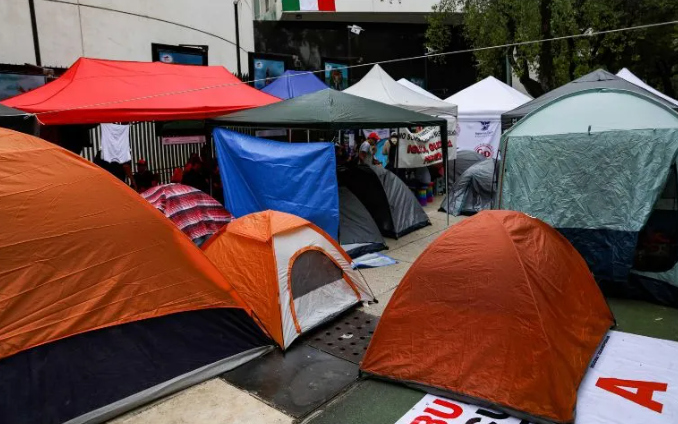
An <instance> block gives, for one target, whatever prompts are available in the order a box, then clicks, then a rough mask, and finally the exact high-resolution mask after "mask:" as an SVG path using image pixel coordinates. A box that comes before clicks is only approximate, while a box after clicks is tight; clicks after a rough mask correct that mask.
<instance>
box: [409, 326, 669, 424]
mask: <svg viewBox="0 0 678 424" xmlns="http://www.w3.org/2000/svg"><path fill="white" fill-rule="evenodd" d="M491 422H494V423H496V424H528V423H527V421H521V420H519V419H517V418H513V417H509V416H508V415H507V414H503V413H497V412H495V411H492V410H489V409H486V408H479V407H477V406H473V405H468V404H466V403H462V402H457V401H452V400H448V399H445V398H440V397H436V396H432V395H426V396H424V398H423V399H422V400H421V401H419V403H417V404H416V405H415V406H414V407H413V408H412V409H411V410H410V411H409V412H408V413H407V414H405V416H403V417H402V418H401V419H400V420H398V422H397V423H396V424H476V423H477V424H483V423H491ZM675 423H678V343H675V342H670V341H666V340H659V339H653V338H649V337H643V336H636V335H633V334H628V333H621V332H617V331H610V332H609V334H608V337H607V338H606V340H605V341H604V342H603V345H602V348H601V349H600V351H599V355H597V356H596V358H594V360H593V361H592V362H591V365H590V366H589V369H588V371H587V373H586V376H585V378H584V381H583V382H582V384H581V386H580V387H579V393H578V400H577V412H576V420H575V424H675Z"/></svg>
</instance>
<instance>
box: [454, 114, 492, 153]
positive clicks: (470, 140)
mask: <svg viewBox="0 0 678 424" xmlns="http://www.w3.org/2000/svg"><path fill="white" fill-rule="evenodd" d="M500 139H501V121H498V120H495V121H461V120H460V121H458V122H457V146H458V148H459V149H460V150H471V151H474V152H477V153H480V154H481V155H483V156H485V157H486V158H492V157H497V152H498V150H499V141H500Z"/></svg>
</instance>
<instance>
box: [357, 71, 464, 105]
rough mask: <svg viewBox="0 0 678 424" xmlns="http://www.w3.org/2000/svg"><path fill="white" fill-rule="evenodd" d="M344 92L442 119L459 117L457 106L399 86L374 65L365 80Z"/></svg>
mask: <svg viewBox="0 0 678 424" xmlns="http://www.w3.org/2000/svg"><path fill="white" fill-rule="evenodd" d="M344 92H345V93H348V94H353V95H354V96H359V97H363V98H365V99H370V100H375V101H377V102H381V103H386V104H388V105H392V106H398V107H401V108H403V109H408V110H412V111H415V112H420V113H425V114H427V115H432V116H440V117H447V116H449V117H456V116H457V106H456V105H454V104H451V103H449V102H444V101H442V100H440V99H432V98H430V97H427V96H425V95H423V94H420V93H417V92H416V91H413V90H411V89H409V88H407V87H405V86H403V85H401V84H398V82H396V80H394V79H393V78H391V76H390V75H389V74H387V73H386V71H384V69H383V68H382V67H381V66H379V65H374V67H373V68H372V69H371V70H370V72H368V73H367V75H365V76H364V77H363V79H361V80H360V81H358V82H357V83H356V84H354V85H352V86H351V87H349V88H347V89H346V90H344Z"/></svg>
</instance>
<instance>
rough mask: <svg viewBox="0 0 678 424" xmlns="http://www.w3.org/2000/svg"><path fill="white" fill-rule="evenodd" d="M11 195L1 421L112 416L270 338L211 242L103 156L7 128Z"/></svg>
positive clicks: (2, 137) (3, 232)
mask: <svg viewBox="0 0 678 424" xmlns="http://www.w3.org/2000/svg"><path fill="white" fill-rule="evenodd" d="M0 198H1V199H2V201H1V202H0V375H1V376H2V378H1V379H0V381H1V382H0V417H2V419H0V421H2V422H22V423H24V422H28V423H32V422H40V423H43V422H49V423H52V422H58V423H61V422H65V421H69V420H71V419H74V418H77V417H83V416H87V417H89V418H88V419H91V418H93V417H109V418H110V417H111V416H114V415H116V414H118V413H121V412H123V411H125V410H128V409H130V408H132V407H134V406H138V405H139V404H142V403H145V402H148V401H150V400H153V399H155V398H157V397H159V396H163V395H166V394H169V393H171V392H172V391H175V390H178V389H180V388H183V387H185V386H186V385H189V384H195V383H196V382H198V381H201V380H202V379H205V378H209V377H211V376H213V375H216V374H218V373H222V372H224V371H226V370H228V369H230V368H232V367H234V366H237V365H238V364H239V363H241V362H242V361H244V360H247V359H251V358H252V357H255V356H257V355H261V354H262V353H263V352H264V351H265V350H266V349H267V345H270V341H269V340H268V339H267V338H266V337H265V335H264V334H263V332H261V330H260V329H259V328H258V326H257V325H256V324H255V323H254V322H253V321H252V319H251V317H250V310H249V308H247V307H246V306H245V305H244V303H243V301H242V300H241V299H240V297H238V295H237V294H236V293H235V292H234V290H233V287H232V286H231V285H230V284H229V283H228V282H227V281H226V280H225V278H224V277H223V275H222V274H221V273H220V272H219V271H218V270H217V269H216V268H215V267H214V265H213V264H212V263H211V262H210V261H209V259H207V258H206V257H205V255H204V254H203V253H202V251H200V249H198V248H197V247H196V246H194V245H193V243H192V242H191V240H190V239H189V238H188V237H186V236H185V235H184V234H183V233H182V232H181V231H180V230H179V229H178V228H176V227H175V226H174V224H172V222H171V221H170V220H168V219H167V218H165V217H164V216H163V215H162V214H161V213H160V212H158V211H157V210H156V209H155V208H154V207H153V206H152V205H151V204H149V203H148V202H146V201H145V200H144V199H143V198H142V197H141V196H139V195H138V194H137V193H135V192H134V191H132V190H131V189H130V188H129V187H127V186H125V185H124V184H123V183H121V182H120V181H118V180H117V179H115V178H114V177H113V176H111V175H110V174H109V173H107V172H106V171H104V170H102V169H101V168H99V167H97V166H96V165H94V164H92V163H90V162H87V161H86V160H84V159H82V158H80V157H79V156H76V155H74V154H72V153H70V152H68V151H66V150H64V149H62V148H60V147H58V146H55V145H53V144H50V143H48V142H46V141H44V140H41V139H38V138H35V137H32V136H28V135H26V134H22V133H18V132H14V131H10V130H0ZM88 422H89V421H88Z"/></svg>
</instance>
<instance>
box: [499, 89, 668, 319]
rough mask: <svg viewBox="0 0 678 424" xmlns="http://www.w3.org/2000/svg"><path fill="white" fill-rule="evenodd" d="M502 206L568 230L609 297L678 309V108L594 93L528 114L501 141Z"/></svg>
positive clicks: (630, 95)
mask: <svg viewBox="0 0 678 424" xmlns="http://www.w3.org/2000/svg"><path fill="white" fill-rule="evenodd" d="M500 153H501V164H500V166H499V172H498V174H499V175H498V177H499V191H498V199H497V207H498V208H499V209H509V210H516V211H521V212H524V213H526V214H528V215H532V216H535V217H537V218H539V219H541V220H544V221H546V222H548V223H549V224H550V225H552V226H554V227H555V228H557V229H558V230H559V231H560V232H561V233H562V234H564V235H565V236H566V237H567V238H568V239H569V240H570V242H571V243H572V244H573V245H574V246H575V247H576V248H577V250H579V252H580V253H581V254H582V256H583V257H584V258H585V259H586V260H587V262H588V264H589V267H590V268H591V270H592V271H593V273H594V274H595V276H596V279H597V280H598V281H599V283H600V284H601V286H602V288H603V290H604V291H606V292H607V293H608V294H611V295H623V296H629V297H633V298H640V299H647V300H653V301H657V302H660V303H664V304H672V305H674V306H678V200H677V196H676V171H675V169H676V156H677V154H678V114H677V113H675V112H674V111H673V110H671V109H670V108H669V107H667V106H665V105H663V104H661V103H659V102H657V101H655V100H653V99H651V98H650V97H648V96H644V95H642V94H638V93H634V92H631V91H625V90H618V89H592V90H584V91H581V92H577V93H572V94H569V95H565V96H563V97H560V98H557V99H555V100H553V101H551V102H549V103H547V104H545V105H543V106H542V107H540V108H539V109H537V110H535V111H534V112H532V113H530V114H529V115H527V116H526V117H525V118H524V119H522V120H521V121H520V122H518V124H516V125H515V126H514V127H513V128H512V129H511V130H510V131H508V132H506V133H505V134H504V136H503V137H502V142H501V148H500Z"/></svg>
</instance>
